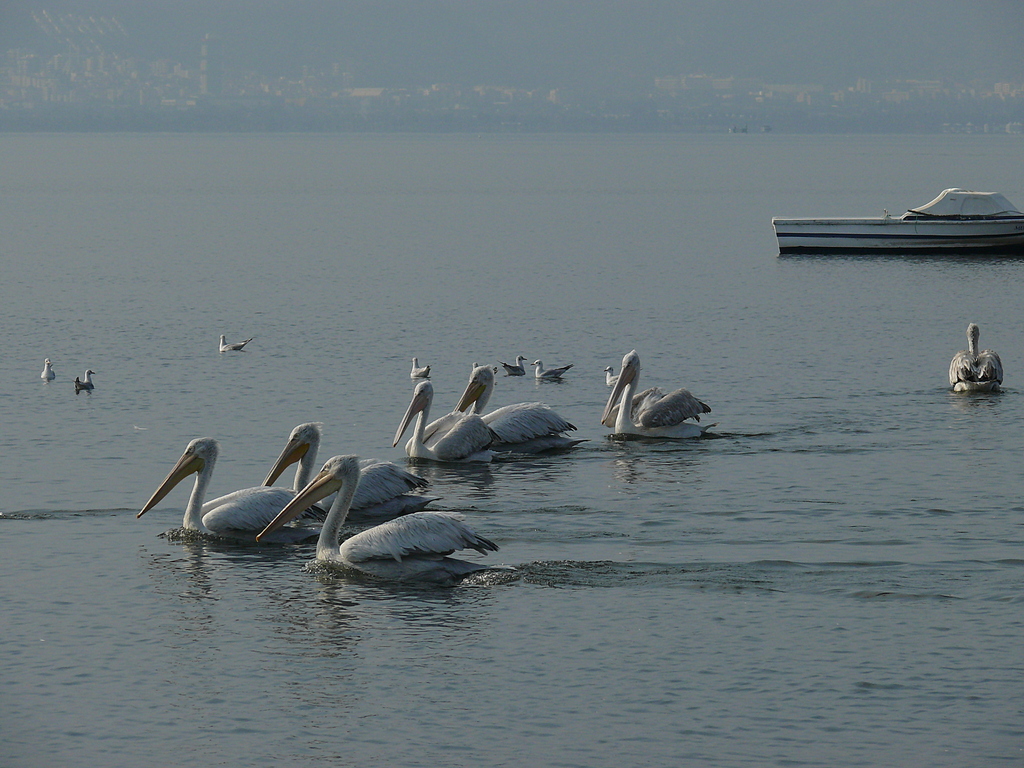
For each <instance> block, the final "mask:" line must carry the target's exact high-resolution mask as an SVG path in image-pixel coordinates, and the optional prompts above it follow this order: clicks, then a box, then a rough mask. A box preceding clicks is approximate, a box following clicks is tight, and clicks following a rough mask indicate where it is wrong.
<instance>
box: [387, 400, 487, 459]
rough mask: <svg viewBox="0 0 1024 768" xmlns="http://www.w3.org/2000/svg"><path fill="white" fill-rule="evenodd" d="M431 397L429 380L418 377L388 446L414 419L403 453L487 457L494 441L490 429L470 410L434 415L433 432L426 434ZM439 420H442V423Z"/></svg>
mask: <svg viewBox="0 0 1024 768" xmlns="http://www.w3.org/2000/svg"><path fill="white" fill-rule="evenodd" d="M433 399H434V387H433V385H432V384H431V383H430V382H429V381H421V382H420V383H419V384H417V385H416V388H415V389H413V393H412V401H411V402H410V403H409V407H408V408H407V409H406V411H405V415H404V416H403V417H402V422H401V423H400V424H399V425H398V431H397V432H395V441H394V442H393V443H392V444H391V445H392V447H394V446H396V445H398V441H399V440H401V439H402V435H403V434H404V433H405V430H406V429H407V428H408V426H409V424H410V423H411V422H412V420H413V418H414V417H415V419H416V426H415V427H414V428H413V434H412V437H411V438H410V439H409V442H407V443H406V444H405V454H406V455H407V456H408V457H409V458H413V459H430V460H432V461H484V462H486V461H490V460H491V459H493V458H494V452H493V451H491V450H490V445H491V443H492V442H494V433H493V432H491V430H490V429H488V428H487V425H486V424H484V421H483V419H481V418H480V417H479V416H477V415H476V414H474V413H467V414H464V415H460V414H457V413H452V414H451V415H450V417H446V418H444V419H438V421H437V422H435V424H433V425H431V426H432V427H434V430H433V433H432V434H431V435H429V436H427V435H426V434H425V433H426V428H427V419H428V418H429V416H430V404H431V403H432V402H433ZM442 422H443V423H442Z"/></svg>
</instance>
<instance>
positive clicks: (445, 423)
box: [423, 411, 466, 444]
mask: <svg viewBox="0 0 1024 768" xmlns="http://www.w3.org/2000/svg"><path fill="white" fill-rule="evenodd" d="M465 415H466V414H464V413H462V411H452V412H451V413H446V414H445V415H444V416H442V417H441V418H439V419H434V420H433V421H432V422H430V423H429V424H427V426H426V428H425V429H424V430H423V442H424V443H428V444H429V443H430V442H431V440H432V439H433V438H437V439H440V438H442V437H443V436H444V435H446V434H448V432H449V431H450V430H451V428H452V427H454V426H455V425H456V424H458V423H459V421H461V420H462V417H463V416H465Z"/></svg>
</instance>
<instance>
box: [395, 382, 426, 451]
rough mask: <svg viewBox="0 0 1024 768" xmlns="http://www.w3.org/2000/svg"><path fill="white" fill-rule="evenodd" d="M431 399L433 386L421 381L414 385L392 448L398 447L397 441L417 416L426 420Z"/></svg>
mask: <svg viewBox="0 0 1024 768" xmlns="http://www.w3.org/2000/svg"><path fill="white" fill-rule="evenodd" d="M433 399H434V385H433V384H431V383H430V382H429V381H421V382H420V383H419V384H417V385H416V387H415V388H414V389H413V391H412V400H411V401H410V403H409V407H408V408H406V409H405V415H404V416H403V417H402V423H401V424H399V425H398V431H397V432H395V442H393V443H392V444H391V447H392V448H394V447H395V446H396V445H398V441H399V440H401V439H402V435H403V434H404V433H405V430H406V429H407V428H408V427H409V425H410V424H411V423H412V420H413V418H415V416H416V415H417V414H419V413H422V414H423V418H424V419H426V418H427V415H428V414H429V413H430V403H431V402H432V401H433Z"/></svg>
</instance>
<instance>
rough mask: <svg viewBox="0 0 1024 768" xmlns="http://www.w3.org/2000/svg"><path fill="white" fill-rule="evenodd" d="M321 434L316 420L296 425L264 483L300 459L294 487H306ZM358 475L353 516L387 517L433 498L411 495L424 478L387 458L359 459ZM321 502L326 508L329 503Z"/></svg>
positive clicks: (412, 509)
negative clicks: (384, 459) (381, 459)
mask: <svg viewBox="0 0 1024 768" xmlns="http://www.w3.org/2000/svg"><path fill="white" fill-rule="evenodd" d="M321 438H322V432H321V430H320V425H319V424H318V423H316V422H309V423H307V424H299V426H297V427H295V429H293V430H292V431H291V434H290V435H289V436H288V443H287V445H285V447H284V450H283V451H281V455H280V456H278V457H277V461H276V462H274V466H273V467H272V468H271V470H270V472H269V473H268V474H267V478H266V480H264V481H263V484H264V485H271V484H273V482H274V481H275V480H277V478H279V477H280V476H281V473H283V472H284V471H285V469H287V468H288V466H289V465H291V464H294V463H295V462H299V466H298V468H296V470H295V484H294V491H295V493H298V492H299V491H301V490H302V489H303V488H305V487H306V485H308V484H309V481H310V479H311V478H312V476H313V467H314V462H315V461H316V454H317V451H318V450H319V448H320V440H321ZM359 478H360V479H359V489H358V490H357V491H356V494H355V496H354V497H353V499H352V508H351V509H350V510H349V516H350V517H351V518H352V519H358V520H360V521H366V520H377V521H380V520H388V519H391V518H393V517H398V516H400V515H407V514H409V513H410V512H419V511H420V510H421V509H423V508H424V507H425V506H427V505H428V504H429V503H430V502H432V501H434V499H433V498H432V497H430V496H417V495H410V493H409V491H414V490H417V489H420V488H424V487H426V486H427V485H428V483H427V481H426V480H424V479H423V478H422V477H420V476H419V475H414V474H413V473H412V472H406V471H405V470H404V469H402V468H401V467H399V466H398V465H397V464H395V463H393V462H390V461H378V460H377V459H363V460H362V461H361V462H359ZM322 506H323V507H324V509H326V508H328V507H329V506H330V503H327V504H324V505H322Z"/></svg>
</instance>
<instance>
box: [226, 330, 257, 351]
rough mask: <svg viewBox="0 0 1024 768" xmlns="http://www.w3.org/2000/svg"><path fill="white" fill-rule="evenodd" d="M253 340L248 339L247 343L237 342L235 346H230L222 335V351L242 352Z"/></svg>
mask: <svg viewBox="0 0 1024 768" xmlns="http://www.w3.org/2000/svg"><path fill="white" fill-rule="evenodd" d="M250 341H252V339H246V340H245V341H236V342H235V343H233V344H228V343H227V341H225V337H224V334H223V333H222V334H221V335H220V351H221V352H241V351H242V348H243V347H244V346H245V345H246V344H248V343H249V342H250Z"/></svg>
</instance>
